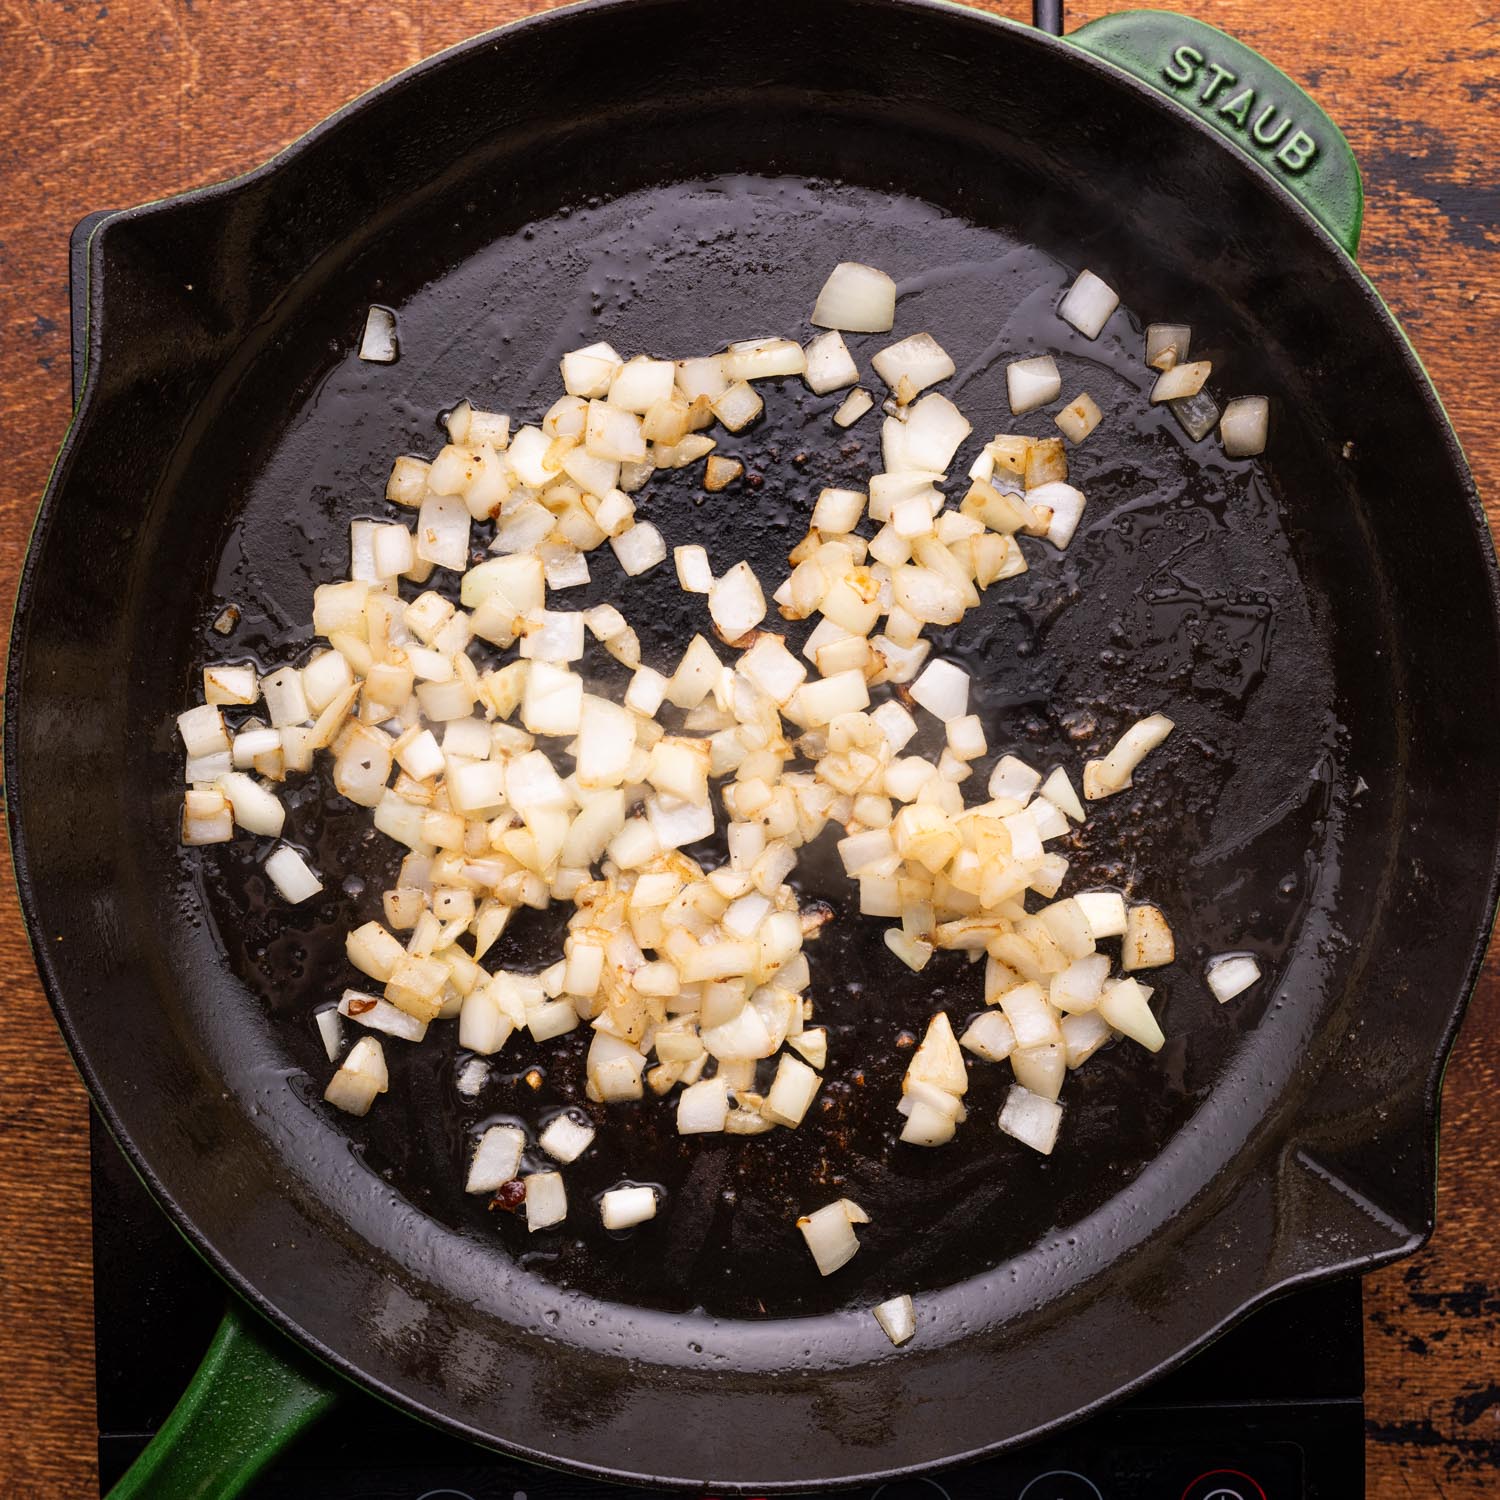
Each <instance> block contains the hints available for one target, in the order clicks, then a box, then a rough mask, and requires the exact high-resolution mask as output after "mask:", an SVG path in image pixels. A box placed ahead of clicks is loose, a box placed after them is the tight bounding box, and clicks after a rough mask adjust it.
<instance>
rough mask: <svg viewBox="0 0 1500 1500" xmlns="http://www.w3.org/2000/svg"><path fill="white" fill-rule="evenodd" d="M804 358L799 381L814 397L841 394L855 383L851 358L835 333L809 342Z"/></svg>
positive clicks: (857, 377) (852, 357) (830, 331)
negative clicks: (802, 370) (837, 392)
mask: <svg viewBox="0 0 1500 1500" xmlns="http://www.w3.org/2000/svg"><path fill="white" fill-rule="evenodd" d="M804 355H805V362H806V365H807V368H806V370H805V372H804V373H803V377H802V378H803V379H804V380H805V381H806V382H807V388H808V390H810V391H811V392H812V393H813V394H814V395H816V396H826V395H827V394H828V393H829V392H830V391H837V390H841V389H842V388H843V387H844V386H846V385H853V384H854V383H855V382H856V381H857V380H858V379H859V367H858V366H857V365H856V364H855V363H854V356H853V355H852V354H850V353H849V346H848V345H847V344H845V342H844V338H843V335H842V334H841V333H839V332H838V331H837V330H836V329H830V330H829V331H828V332H827V333H820V334H819V335H818V336H817V337H816V338H814V339H812V340H810V341H809V342H808V345H807V348H806V350H805V351H804ZM841 409H842V408H841Z"/></svg>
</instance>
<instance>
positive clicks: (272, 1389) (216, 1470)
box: [108, 1302, 337, 1500]
mask: <svg viewBox="0 0 1500 1500" xmlns="http://www.w3.org/2000/svg"><path fill="white" fill-rule="evenodd" d="M336 1399H337V1394H336V1391H335V1389H334V1380H333V1377H332V1376H331V1375H329V1374H328V1373H327V1372H325V1371H323V1370H320V1369H317V1368H316V1367H312V1366H307V1365H305V1363H304V1361H303V1360H301V1359H298V1358H294V1356H293V1354H292V1349H291V1345H290V1344H288V1343H287V1341H286V1339H285V1338H284V1337H282V1336H281V1335H279V1334H277V1333H275V1332H274V1331H273V1330H272V1329H270V1328H269V1327H267V1326H265V1325H263V1324H262V1323H261V1322H260V1321H259V1319H257V1318H255V1316H254V1314H252V1313H250V1312H248V1311H246V1310H244V1309H242V1308H241V1307H240V1305H239V1304H238V1303H237V1302H231V1303H230V1305H229V1308H228V1310H227V1311H226V1312H225V1314H224V1321H223V1322H222V1323H221V1324H220V1325H219V1331H218V1332H217V1333H216V1334H215V1335H214V1340H213V1343H212V1344H210V1345H209V1349H208V1353H207V1354H206V1355H205V1356H204V1358H203V1363H202V1364H201V1365H199V1366H198V1370H197V1373H196V1374H195V1375H194V1376H193V1379H192V1383H191V1384H190V1385H189V1386H188V1388H187V1390H186V1392H185V1393H184V1394H183V1397H182V1399H181V1400H180V1401H179V1402H178V1403H177V1405H176V1407H174V1408H173V1411H172V1414H171V1416H169V1417H168V1418H167V1420H166V1422H165V1423H163V1424H162V1428H161V1431H160V1432H158V1433H157V1434H156V1436H155V1437H154V1438H153V1439H152V1440H151V1445H150V1446H149V1447H148V1448H147V1449H146V1451H145V1452H144V1453H142V1454H141V1456H140V1457H139V1458H138V1459H137V1460H136V1461H135V1463H134V1464H133V1465H132V1466H131V1468H130V1470H129V1472H128V1473H126V1474H125V1475H124V1477H123V1478H122V1479H121V1480H120V1482H119V1483H118V1484H117V1485H115V1487H114V1488H113V1489H112V1490H111V1491H110V1492H109V1496H108V1500H231V1497H232V1496H235V1495H239V1494H241V1493H242V1492H243V1491H244V1490H245V1488H246V1487H247V1486H248V1485H249V1484H250V1482H251V1481H252V1480H253V1479H254V1478H255V1476H256V1475H257V1474H259V1473H260V1472H261V1470H262V1469H264V1468H265V1466H266V1465H267V1464H268V1463H269V1462H270V1461H271V1459H272V1458H274V1457H275V1456H276V1455H277V1454H278V1453H279V1452H281V1450H282V1449H283V1448H285V1447H286V1445H287V1444H288V1443H290V1442H291V1441H292V1439H293V1438H294V1437H296V1436H297V1435H298V1433H300V1432H301V1431H302V1430H303V1429H304V1428H305V1427H307V1426H308V1425H309V1424H310V1423H312V1422H314V1421H316V1420H317V1418H318V1417H320V1416H322V1414H323V1413H324V1412H325V1411H326V1410H327V1409H328V1407H329V1406H331V1405H332V1404H333V1402H334V1401H335V1400H336Z"/></svg>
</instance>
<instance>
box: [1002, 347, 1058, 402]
mask: <svg viewBox="0 0 1500 1500" xmlns="http://www.w3.org/2000/svg"><path fill="white" fill-rule="evenodd" d="M1005 389H1006V394H1007V396H1008V397H1009V400H1010V409H1011V411H1013V412H1014V413H1015V414H1016V415H1017V416H1018V417H1019V416H1022V415H1024V414H1025V413H1026V412H1029V411H1035V410H1036V408H1037V407H1039V406H1045V405H1046V404H1047V403H1048V402H1049V401H1056V400H1057V398H1058V397H1059V396H1060V395H1061V394H1062V376H1061V375H1059V374H1058V372H1057V363H1056V361H1055V360H1054V359H1053V358H1052V356H1051V355H1050V354H1039V355H1037V356H1036V357H1035V358H1033V359H1018V360H1016V361H1015V363H1013V364H1009V365H1007V366H1006V367H1005Z"/></svg>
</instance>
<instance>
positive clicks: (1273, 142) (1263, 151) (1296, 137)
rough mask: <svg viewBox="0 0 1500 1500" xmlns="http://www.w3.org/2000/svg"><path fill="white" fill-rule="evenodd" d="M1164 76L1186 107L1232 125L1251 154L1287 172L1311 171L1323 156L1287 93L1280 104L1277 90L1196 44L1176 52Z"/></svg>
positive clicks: (1179, 46)
mask: <svg viewBox="0 0 1500 1500" xmlns="http://www.w3.org/2000/svg"><path fill="white" fill-rule="evenodd" d="M1164 50H1165V49H1164ZM1161 73H1162V77H1163V78H1165V79H1166V80H1167V82H1168V83H1169V84H1171V85H1172V87H1173V89H1174V90H1176V91H1177V92H1178V93H1179V94H1180V95H1181V97H1182V98H1183V100H1184V102H1186V103H1188V104H1191V105H1193V106H1194V107H1195V108H1197V109H1201V110H1202V111H1203V112H1204V113H1205V114H1207V113H1209V112H1210V111H1212V112H1213V113H1214V114H1215V115H1217V116H1218V117H1219V119H1220V120H1225V121H1228V122H1229V124H1231V125H1232V126H1234V128H1235V129H1236V130H1237V131H1239V133H1240V135H1241V137H1242V138H1243V140H1244V143H1245V146H1246V149H1247V150H1252V151H1254V152H1255V154H1256V155H1257V156H1260V157H1263V158H1265V159H1266V160H1267V161H1269V162H1271V163H1272V164H1273V165H1274V167H1276V168H1279V169H1280V170H1281V171H1283V172H1292V173H1296V172H1303V171H1306V169H1307V167H1308V166H1309V164H1310V163H1311V162H1312V160H1313V158H1314V157H1315V156H1317V154H1318V143H1317V140H1316V139H1315V138H1314V137H1313V136H1312V135H1310V134H1309V133H1308V132H1307V131H1306V130H1305V129H1303V127H1302V126H1301V125H1298V124H1296V123H1295V122H1294V120H1293V118H1292V114H1291V112H1290V106H1289V105H1288V104H1287V102H1286V99H1285V94H1284V93H1283V97H1282V100H1281V102H1279V103H1278V101H1277V98H1276V93H1277V91H1276V90H1275V89H1274V88H1273V87H1268V86H1267V85H1266V84H1265V83H1264V82H1263V81H1257V80H1256V79H1254V78H1251V77H1249V76H1242V75H1241V74H1239V73H1236V72H1235V71H1234V70H1233V69H1232V68H1226V67H1225V66H1224V65H1223V64H1222V63H1220V62H1216V61H1215V60H1214V59H1213V58H1212V57H1210V56H1207V55H1205V54H1204V53H1203V52H1202V51H1200V50H1199V49H1198V48H1197V47H1194V46H1193V45H1192V44H1191V43H1190V42H1178V43H1177V45H1176V46H1174V47H1172V48H1171V49H1170V55H1169V56H1168V57H1167V58H1166V60H1165V61H1164V62H1163V64H1162V70H1161ZM1299 92H1300V91H1299Z"/></svg>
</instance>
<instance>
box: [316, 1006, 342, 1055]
mask: <svg viewBox="0 0 1500 1500" xmlns="http://www.w3.org/2000/svg"><path fill="white" fill-rule="evenodd" d="M315 1020H316V1021H317V1023H318V1036H319V1038H320V1040H321V1041H322V1043H323V1050H324V1051H325V1052H326V1053H327V1054H328V1061H329V1062H337V1061H338V1055H339V1052H340V1051H341V1050H342V1048H343V1045H344V1021H343V1017H342V1016H340V1015H339V1012H338V1007H337V1006H333V1005H328V1006H325V1007H324V1008H323V1009H322V1010H320V1011H319V1012H318V1013H317V1015H316V1017H315Z"/></svg>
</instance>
